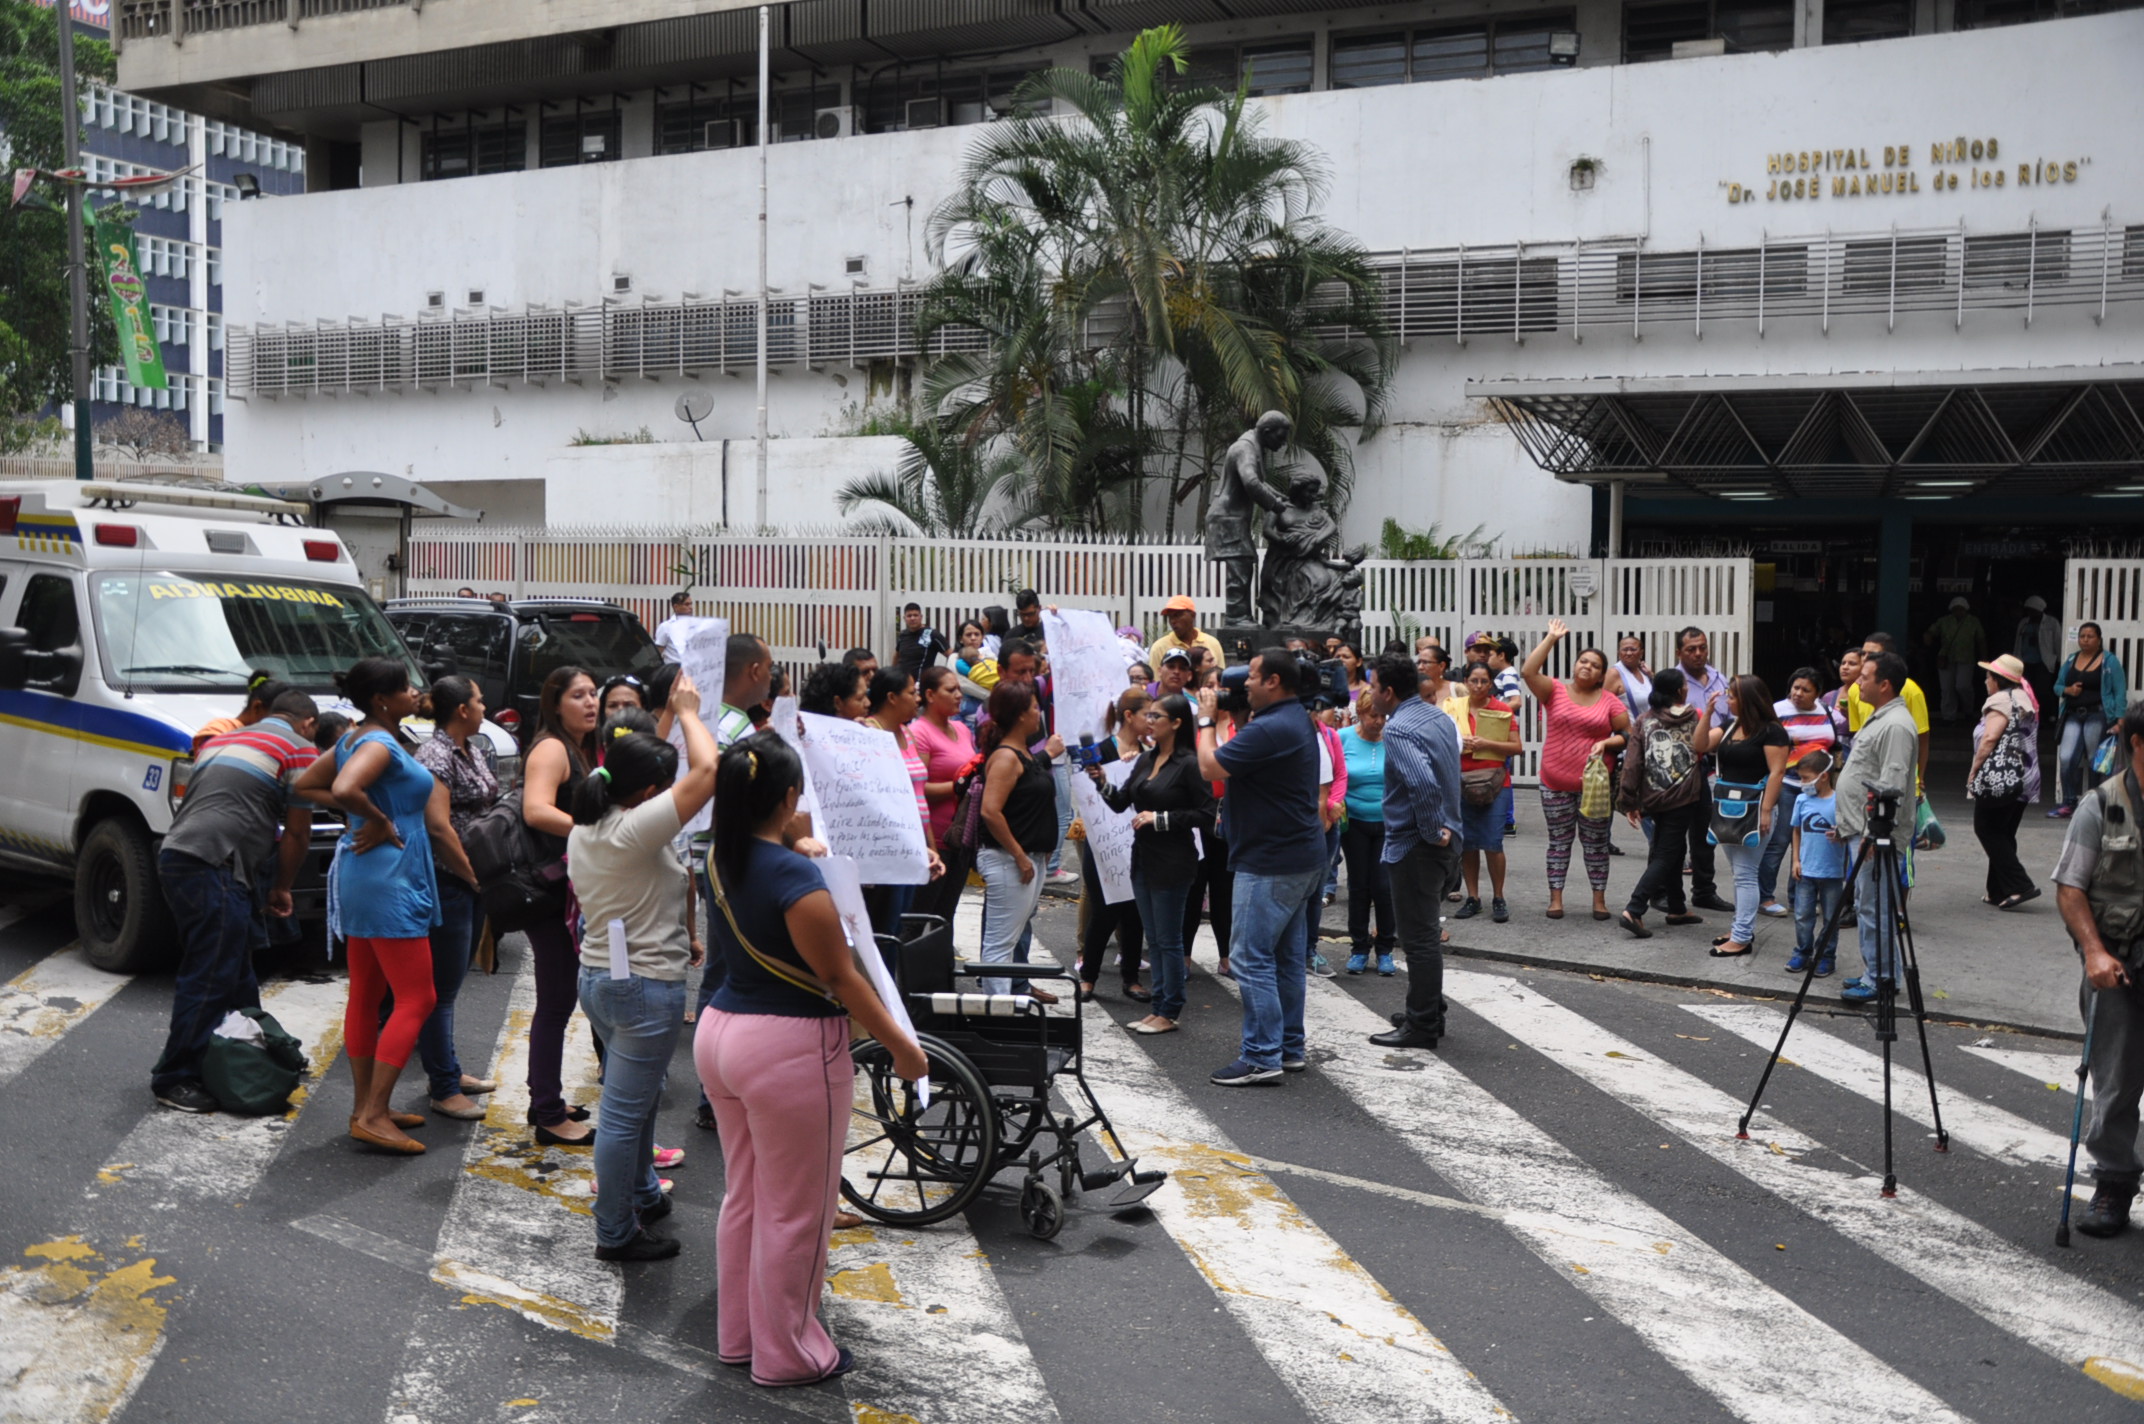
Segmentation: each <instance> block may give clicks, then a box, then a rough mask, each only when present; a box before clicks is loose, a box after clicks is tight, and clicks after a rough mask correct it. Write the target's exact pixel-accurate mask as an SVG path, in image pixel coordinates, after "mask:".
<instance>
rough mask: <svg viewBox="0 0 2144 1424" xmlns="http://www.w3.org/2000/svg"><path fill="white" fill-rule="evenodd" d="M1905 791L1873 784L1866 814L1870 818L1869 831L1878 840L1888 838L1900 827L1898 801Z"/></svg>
mask: <svg viewBox="0 0 2144 1424" xmlns="http://www.w3.org/2000/svg"><path fill="white" fill-rule="evenodd" d="M1904 795H1905V793H1904V792H1903V791H1900V790H1898V789H1897V788H1895V787H1890V786H1871V787H1870V788H1869V798H1868V803H1867V806H1866V808H1865V811H1864V814H1865V815H1866V816H1867V818H1868V833H1869V834H1870V835H1871V836H1874V837H1875V838H1876V839H1878V840H1888V839H1889V838H1890V837H1891V835H1892V833H1893V832H1895V831H1896V830H1897V829H1898V803H1899V801H1900V800H1901V798H1903V797H1904Z"/></svg>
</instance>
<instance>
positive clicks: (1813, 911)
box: [1794, 875, 1846, 959]
mask: <svg viewBox="0 0 2144 1424" xmlns="http://www.w3.org/2000/svg"><path fill="white" fill-rule="evenodd" d="M1845 898H1846V881H1845V879H1844V878H1843V877H1841V876H1836V875H1833V876H1826V877H1825V878H1823V879H1822V880H1814V879H1811V878H1810V877H1809V876H1806V875H1804V876H1803V877H1802V878H1801V879H1799V880H1797V881H1795V882H1794V952H1795V953H1796V954H1814V955H1815V956H1816V957H1817V958H1818V959H1830V958H1831V957H1832V956H1833V955H1835V954H1836V953H1838V950H1839V932H1838V931H1837V930H1836V929H1834V930H1833V931H1832V932H1831V933H1830V934H1828V935H1825V936H1824V942H1823V944H1821V945H1819V944H1818V943H1817V942H1816V937H1817V933H1818V931H1820V930H1822V929H1823V928H1824V926H1826V925H1828V924H1830V923H1831V917H1832V916H1833V915H1835V914H1837V913H1838V910H1839V902H1840V901H1841V900H1843V899H1845Z"/></svg>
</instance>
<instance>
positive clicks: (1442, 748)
mask: <svg viewBox="0 0 2144 1424" xmlns="http://www.w3.org/2000/svg"><path fill="white" fill-rule="evenodd" d="M1384 743H1385V863H1386V864H1387V865H1393V864H1397V863H1398V862H1399V861H1401V860H1404V859H1405V858H1406V856H1407V852H1408V851H1410V850H1413V849H1414V847H1415V844H1416V843H1417V842H1419V841H1427V842H1429V843H1430V844H1432V845H1434V844H1436V843H1437V839H1438V836H1439V834H1440V833H1441V832H1444V831H1450V832H1451V834H1452V839H1451V844H1453V845H1457V844H1458V843H1459V838H1460V836H1461V835H1462V834H1464V827H1463V826H1462V825H1461V823H1460V813H1459V729H1458V727H1456V726H1455V725H1453V723H1452V719H1451V718H1450V717H1448V716H1446V715H1445V714H1444V712H1443V711H1442V710H1441V709H1439V708H1436V707H1432V706H1431V705H1430V704H1429V703H1427V702H1424V701H1423V700H1422V699H1421V698H1419V697H1410V698H1408V699H1407V700H1406V701H1405V702H1402V703H1401V704H1400V706H1399V710H1398V711H1396V712H1394V713H1393V714H1392V716H1391V717H1390V718H1389V719H1387V721H1386V722H1385V736H1384Z"/></svg>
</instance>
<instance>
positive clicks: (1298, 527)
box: [1258, 470, 1370, 644]
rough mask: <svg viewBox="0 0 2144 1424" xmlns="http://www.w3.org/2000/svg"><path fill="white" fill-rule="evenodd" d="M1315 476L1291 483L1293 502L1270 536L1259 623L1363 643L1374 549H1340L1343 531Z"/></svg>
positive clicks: (1270, 529)
mask: <svg viewBox="0 0 2144 1424" xmlns="http://www.w3.org/2000/svg"><path fill="white" fill-rule="evenodd" d="M1324 492H1325V481H1324V480H1323V479H1322V478H1320V476H1319V475H1318V473H1317V471H1315V470H1302V471H1299V472H1298V473H1297V474H1296V475H1295V477H1294V478H1293V479H1292V480H1290V481H1289V482H1288V498H1287V503H1286V504H1284V505H1283V506H1282V507H1281V509H1280V511H1279V512H1278V513H1277V514H1275V515H1274V516H1273V518H1272V520H1271V521H1270V524H1269V527H1268V528H1267V530H1266V563H1265V570H1264V574H1263V577H1262V578H1261V579H1260V582H1259V589H1258V612H1259V619H1260V621H1261V622H1262V623H1264V624H1265V626H1266V627H1268V628H1282V627H1293V628H1308V629H1314V630H1318V631H1321V632H1325V633H1332V634H1338V635H1339V636H1340V637H1341V638H1343V639H1345V640H1346V641H1347V642H1348V643H1350V644H1359V643H1360V641H1361V638H1362V580H1363V575H1362V562H1363V560H1365V559H1367V558H1368V557H1369V556H1370V547H1369V545H1367V544H1359V545H1357V546H1355V547H1354V548H1352V549H1346V550H1343V549H1341V547H1340V525H1339V523H1338V522H1337V521H1336V520H1334V518H1333V516H1332V513H1331V511H1329V510H1327V509H1326V508H1325V505H1324V501H1323V499H1322V498H1321V496H1322V495H1323V494H1324Z"/></svg>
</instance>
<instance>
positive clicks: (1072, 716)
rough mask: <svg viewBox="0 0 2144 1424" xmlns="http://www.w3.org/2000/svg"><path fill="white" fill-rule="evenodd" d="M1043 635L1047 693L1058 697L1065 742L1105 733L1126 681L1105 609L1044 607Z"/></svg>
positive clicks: (1059, 727) (1119, 647)
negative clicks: (1046, 650) (1053, 609)
mask: <svg viewBox="0 0 2144 1424" xmlns="http://www.w3.org/2000/svg"><path fill="white" fill-rule="evenodd" d="M1042 636H1043V638H1044V639H1045V640H1046V641H1047V642H1048V643H1049V646H1050V692H1051V696H1052V697H1053V698H1054V699H1055V702H1056V709H1057V710H1056V715H1057V723H1056V728H1055V730H1056V732H1057V735H1059V736H1060V737H1063V738H1064V739H1065V745H1066V746H1067V747H1072V746H1076V745H1077V744H1078V742H1079V739H1080V737H1081V735H1082V734H1085V735H1088V736H1092V737H1093V738H1094V739H1095V740H1096V741H1098V742H1099V741H1100V740H1102V738H1104V737H1106V736H1107V735H1109V728H1108V723H1107V722H1106V721H1105V720H1104V717H1105V714H1106V713H1107V712H1108V711H1109V706H1110V704H1111V703H1113V702H1115V701H1116V700H1117V697H1118V695H1119V694H1121V693H1122V692H1123V691H1124V689H1125V687H1126V686H1127V683H1126V682H1125V678H1124V652H1123V644H1122V643H1121V642H1120V641H1119V640H1118V638H1117V630H1116V629H1115V628H1113V627H1111V626H1110V622H1109V617H1108V615H1107V614H1102V613H1092V612H1089V611H1088V610H1086V609H1084V608H1067V609H1064V610H1062V611H1060V612H1056V613H1052V612H1050V611H1049V610H1047V609H1045V610H1043V614H1042Z"/></svg>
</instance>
